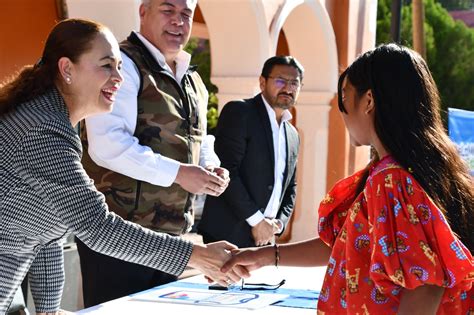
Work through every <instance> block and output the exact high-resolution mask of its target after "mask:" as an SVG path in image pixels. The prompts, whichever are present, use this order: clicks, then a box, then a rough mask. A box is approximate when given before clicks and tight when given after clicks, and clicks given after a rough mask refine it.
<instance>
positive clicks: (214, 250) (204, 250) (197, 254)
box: [188, 241, 242, 286]
mask: <svg viewBox="0 0 474 315" xmlns="http://www.w3.org/2000/svg"><path fill="white" fill-rule="evenodd" d="M235 249H237V247H236V246H235V245H233V244H231V243H229V242H226V241H220V242H215V243H210V244H207V245H198V244H194V247H193V253H192V254H191V258H190V260H189V263H188V265H189V266H190V267H192V268H195V269H198V270H199V271H201V272H202V273H203V274H204V275H205V276H206V278H207V279H211V280H213V281H215V282H217V283H219V284H220V285H222V286H228V285H230V284H232V283H235V282H238V281H240V279H241V278H242V277H241V276H240V275H238V274H237V273H236V272H235V271H233V270H230V271H229V272H228V273H224V272H222V271H221V270H220V269H221V267H222V265H223V264H224V263H225V262H226V261H227V260H229V259H230V258H231V257H232V254H231V250H235ZM236 270H240V269H236ZM240 272H241V273H242V271H240Z"/></svg>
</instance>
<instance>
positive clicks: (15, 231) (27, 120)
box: [0, 89, 192, 314]
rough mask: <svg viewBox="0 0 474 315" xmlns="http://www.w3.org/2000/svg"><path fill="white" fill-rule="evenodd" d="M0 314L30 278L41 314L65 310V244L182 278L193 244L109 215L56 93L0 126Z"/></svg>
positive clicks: (23, 108) (22, 108)
mask: <svg viewBox="0 0 474 315" xmlns="http://www.w3.org/2000/svg"><path fill="white" fill-rule="evenodd" d="M0 137H1V138H0V140H1V150H0V160H1V163H0V314H4V313H5V312H6V310H7V308H8V306H9V304H10V302H11V300H12V298H13V295H14V293H15V291H16V290H17V288H18V287H19V285H20V283H21V281H22V280H23V278H24V277H25V275H26V273H27V272H28V271H29V275H30V285H31V290H32V294H33V297H34V300H35V306H36V311H37V312H52V311H56V310H58V309H59V304H60V299H61V294H62V288H63V283H64V271H63V270H64V269H63V254H62V247H61V242H60V240H61V238H63V237H64V235H65V233H66V232H67V231H68V230H69V231H71V232H72V233H74V234H76V236H77V237H79V239H81V240H82V241H83V242H84V243H85V244H86V245H87V246H89V247H90V248H92V249H93V250H95V251H97V252H100V253H102V254H106V255H109V256H112V257H115V258H118V259H123V260H126V261H129V262H133V263H138V264H142V265H145V266H149V267H152V268H155V269H158V270H161V271H164V272H167V273H170V274H174V275H179V274H180V273H182V272H183V270H184V268H185V267H186V265H187V263H188V260H189V258H190V255H191V252H192V243H190V242H188V241H185V240H183V239H180V238H176V237H172V236H168V235H165V234H159V233H155V232H152V231H151V230H148V229H143V228H141V227H140V226H139V225H136V224H133V223H131V222H127V221H124V220H122V219H121V218H120V217H118V216H117V215H115V214H114V213H112V212H109V211H108V209H107V205H106V203H105V199H104V196H103V195H102V194H101V193H99V192H98V191H97V190H96V188H95V187H94V184H93V182H92V180H91V179H90V178H89V177H88V176H87V174H86V172H85V171H84V169H83V168H82V165H81V155H82V148H81V142H80V139H79V137H78V136H77V135H76V132H75V130H74V129H73V127H72V126H71V123H70V121H69V116H68V111H67V108H66V105H65V103H64V101H63V99H62V97H61V95H60V94H59V92H58V91H57V90H56V89H53V90H51V91H49V92H47V93H46V94H44V95H43V96H40V97H38V98H36V99H34V100H31V101H29V102H27V103H25V104H22V105H20V106H18V107H17V108H16V109H15V110H14V111H13V112H11V113H9V114H7V115H5V116H3V117H1V118H0Z"/></svg>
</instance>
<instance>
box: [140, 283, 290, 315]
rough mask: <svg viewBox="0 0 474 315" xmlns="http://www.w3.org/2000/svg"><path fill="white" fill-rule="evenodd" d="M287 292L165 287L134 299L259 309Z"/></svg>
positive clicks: (281, 297)
mask: <svg viewBox="0 0 474 315" xmlns="http://www.w3.org/2000/svg"><path fill="white" fill-rule="evenodd" d="M286 297H288V295H286V294H265V293H252V292H244V291H234V290H229V291H221V290H207V289H197V288H183V287H173V286H169V287H165V288H156V290H155V289H153V290H149V291H148V292H145V293H143V294H140V295H137V296H134V297H132V300H140V301H149V302H165V303H179V304H193V305H205V306H221V307H237V308H246V309H258V308H262V307H265V306H268V305H271V304H273V303H275V302H278V301H281V300H284V299H285V298H286Z"/></svg>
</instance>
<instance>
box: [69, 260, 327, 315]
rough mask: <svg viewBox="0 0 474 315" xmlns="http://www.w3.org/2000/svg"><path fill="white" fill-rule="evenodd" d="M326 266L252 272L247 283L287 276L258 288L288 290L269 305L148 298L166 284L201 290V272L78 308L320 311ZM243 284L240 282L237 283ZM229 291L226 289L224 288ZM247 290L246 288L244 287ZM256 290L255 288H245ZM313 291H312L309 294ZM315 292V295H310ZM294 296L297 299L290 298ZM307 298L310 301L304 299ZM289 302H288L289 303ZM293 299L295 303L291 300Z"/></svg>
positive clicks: (140, 311)
mask: <svg viewBox="0 0 474 315" xmlns="http://www.w3.org/2000/svg"><path fill="white" fill-rule="evenodd" d="M325 272H326V267H278V268H276V267H264V268H261V269H260V270H256V271H254V272H252V277H251V278H249V279H247V280H246V281H247V282H246V283H250V282H253V281H254V280H256V281H257V282H259V283H260V282H263V281H264V282H265V283H276V282H278V281H279V280H281V279H285V283H284V285H282V286H281V287H280V288H279V289H277V290H268V291H266V292H264V291H258V292H264V293H265V294H285V295H287V296H288V300H286V298H285V299H283V300H281V302H277V303H275V304H272V305H269V306H265V307H262V308H258V309H244V308H235V307H228V306H207V305H189V304H177V303H174V302H169V303H168V302H162V301H160V302H156V301H149V300H148V301H147V300H146V296H149V295H150V293H152V292H153V291H158V290H162V289H163V288H165V287H170V286H171V287H181V288H190V290H191V289H192V288H199V289H200V290H207V292H211V291H209V290H208V284H207V281H206V279H205V278H204V276H202V275H197V276H193V277H190V278H186V279H182V280H179V281H176V282H172V283H169V284H166V285H163V286H158V287H156V288H153V289H150V290H147V291H143V292H139V293H136V294H133V295H130V296H126V297H122V298H119V299H116V300H113V301H109V302H106V303H103V304H100V305H97V306H94V307H91V308H87V309H84V310H81V311H78V312H76V314H91V315H96V314H98V315H106V314H176V315H178V314H207V315H213V314H216V315H217V314H219V315H222V314H226V315H232V314H239V315H240V314H255V315H259V314H271V315H279V314H295V315H298V314H312V315H314V314H316V310H315V308H316V303H317V296H318V295H319V290H320V289H321V286H322V283H323V279H324V275H325ZM237 286H239V284H236V285H235V287H237ZM222 292H226V291H222ZM241 292H244V291H241ZM245 292H252V291H245ZM307 294H310V295H307ZM309 296H311V298H309ZM290 298H293V300H290ZM298 299H301V302H304V303H303V304H302V305H301V306H300V305H299V304H298V303H296V304H295V302H294V301H296V302H298ZM304 299H306V301H305V300H304ZM286 302H288V303H286ZM291 303H293V304H291Z"/></svg>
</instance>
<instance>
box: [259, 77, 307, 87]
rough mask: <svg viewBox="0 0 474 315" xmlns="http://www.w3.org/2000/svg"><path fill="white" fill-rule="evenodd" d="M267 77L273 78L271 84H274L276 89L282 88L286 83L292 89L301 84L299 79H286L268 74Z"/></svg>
mask: <svg viewBox="0 0 474 315" xmlns="http://www.w3.org/2000/svg"><path fill="white" fill-rule="evenodd" d="M268 78H269V79H273V84H275V87H276V88H278V89H282V88H284V87H285V86H286V85H287V84H288V86H289V87H290V88H291V89H293V90H297V89H299V88H300V87H302V86H303V83H302V82H301V81H300V80H287V79H284V78H280V77H272V76H268Z"/></svg>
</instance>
